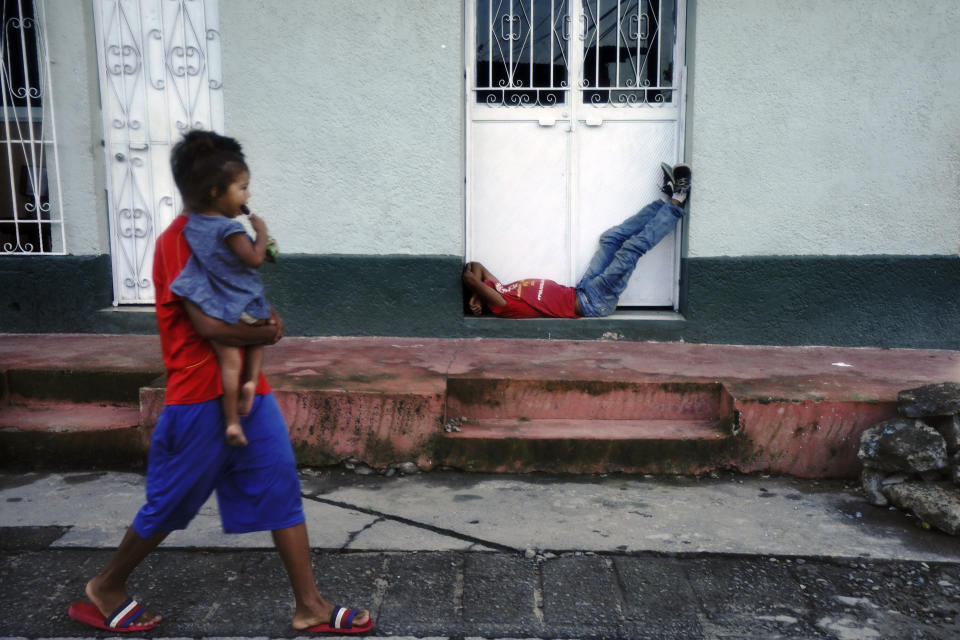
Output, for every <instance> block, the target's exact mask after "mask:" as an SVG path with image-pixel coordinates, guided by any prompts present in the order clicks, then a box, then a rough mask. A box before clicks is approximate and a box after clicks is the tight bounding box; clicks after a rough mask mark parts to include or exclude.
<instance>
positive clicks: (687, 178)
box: [670, 164, 693, 202]
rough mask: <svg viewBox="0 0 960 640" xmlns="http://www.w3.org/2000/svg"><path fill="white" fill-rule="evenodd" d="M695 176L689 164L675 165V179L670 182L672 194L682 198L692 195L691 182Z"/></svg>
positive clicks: (678, 198) (682, 199)
mask: <svg viewBox="0 0 960 640" xmlns="http://www.w3.org/2000/svg"><path fill="white" fill-rule="evenodd" d="M692 178H693V170H692V169H691V168H690V165H688V164H678V165H676V166H675V167H673V181H672V182H671V184H670V191H671V196H672V197H674V198H676V199H677V200H680V201H681V202H682V201H684V200H686V198H687V196H688V195H690V183H691V180H692Z"/></svg>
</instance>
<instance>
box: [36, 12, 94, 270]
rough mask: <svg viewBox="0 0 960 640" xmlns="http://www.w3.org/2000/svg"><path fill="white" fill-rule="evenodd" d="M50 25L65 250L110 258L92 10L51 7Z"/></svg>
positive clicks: (49, 36)
mask: <svg viewBox="0 0 960 640" xmlns="http://www.w3.org/2000/svg"><path fill="white" fill-rule="evenodd" d="M46 25H47V36H48V42H49V45H50V75H51V79H52V82H53V98H54V115H55V121H56V128H57V143H58V152H59V157H60V184H61V187H62V191H63V218H64V225H65V229H66V249H67V252H68V253H70V254H73V255H99V254H105V253H109V252H110V241H109V237H108V229H107V214H106V200H105V196H104V160H103V150H102V147H101V146H100V140H101V139H102V137H103V136H102V134H101V131H102V124H101V123H102V121H101V118H100V105H99V95H98V92H99V87H100V83H99V79H98V78H97V66H96V58H97V54H96V50H95V49H94V40H95V36H94V25H93V10H92V7H91V6H90V3H89V2H56V3H50V2H48V3H47V14H46ZM48 162H52V157H51V158H48Z"/></svg>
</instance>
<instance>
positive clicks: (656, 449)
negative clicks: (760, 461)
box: [436, 378, 743, 474]
mask: <svg viewBox="0 0 960 640" xmlns="http://www.w3.org/2000/svg"><path fill="white" fill-rule="evenodd" d="M446 416H447V424H451V421H453V422H454V423H457V424H458V425H459V428H460V431H451V432H445V433H444V434H443V437H442V438H440V439H439V442H438V443H437V445H436V450H437V457H438V459H440V460H441V461H442V463H443V464H446V465H449V466H453V467H459V468H465V469H470V470H474V471H488V472H510V471H546V472H555V473H607V472H617V471H623V472H630V473H675V474H682V473H701V472H703V471H707V470H712V469H716V468H717V467H721V466H727V465H730V464H731V461H732V460H733V459H734V458H735V457H736V455H737V454H738V453H739V451H738V448H739V447H741V446H742V444H743V441H742V439H741V438H737V437H735V435H734V427H735V425H736V423H737V421H736V419H735V413H734V410H733V400H732V398H731V397H730V394H729V393H727V391H726V389H725V388H724V387H723V385H721V384H719V383H714V382H705V383H700V382H673V381H664V382H618V381H589V380H587V381H585V380H507V379H483V378H474V379H468V378H460V379H450V380H448V385H447V403H446Z"/></svg>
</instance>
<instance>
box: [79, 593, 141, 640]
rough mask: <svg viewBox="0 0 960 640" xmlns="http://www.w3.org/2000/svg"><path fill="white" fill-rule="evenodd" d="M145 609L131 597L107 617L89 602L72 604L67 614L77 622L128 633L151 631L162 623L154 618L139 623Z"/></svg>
mask: <svg viewBox="0 0 960 640" xmlns="http://www.w3.org/2000/svg"><path fill="white" fill-rule="evenodd" d="M144 611H146V609H144V608H143V605H142V604H140V603H139V602H137V601H136V600H134V599H133V598H129V599H128V600H127V601H126V602H124V603H123V604H122V605H120V606H119V607H117V610H116V611H114V612H113V613H111V614H110V615H109V616H107V617H104V615H103V614H102V613H100V610H99V609H97V608H96V607H95V606H94V605H93V604H91V603H89V602H74V603H73V604H72V605H70V610H69V611H67V615H68V616H70V617H71V618H73V619H74V620H76V621H77V622H82V623H83V624H88V625H90V626H91V627H96V628H97V629H106V630H107V631H114V632H117V633H128V632H131V631H149V630H150V629H153V628H154V627H155V626H157V625H158V624H159V623H160V621H159V620H154V621H153V622H151V623H149V624H137V623H136V621H137V618H139V617H140V616H142V615H143V613H144Z"/></svg>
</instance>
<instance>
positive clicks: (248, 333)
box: [182, 300, 283, 347]
mask: <svg viewBox="0 0 960 640" xmlns="http://www.w3.org/2000/svg"><path fill="white" fill-rule="evenodd" d="M182 302H183V307H184V308H185V309H186V310H187V316H188V317H189V318H190V322H191V323H192V324H193V328H194V329H196V330H197V333H199V334H200V335H201V336H203V337H204V338H206V339H207V340H213V341H215V342H219V343H220V344H225V345H227V346H231V347H248V346H251V345H264V344H276V343H277V342H279V341H280V338H282V337H283V319H282V318H281V317H280V314H278V313H277V312H276V310H275V309H273V308H271V309H270V319H269V320H267V323H266V324H263V325H259V326H251V325H247V324H243V323H237V324H228V323H226V322H224V321H223V320H219V319H217V318H212V317H210V316H208V315H207V314H205V313H204V312H203V311H201V310H200V307H198V306H197V305H195V304H193V303H192V302H190V301H189V300H183V301H182Z"/></svg>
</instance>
